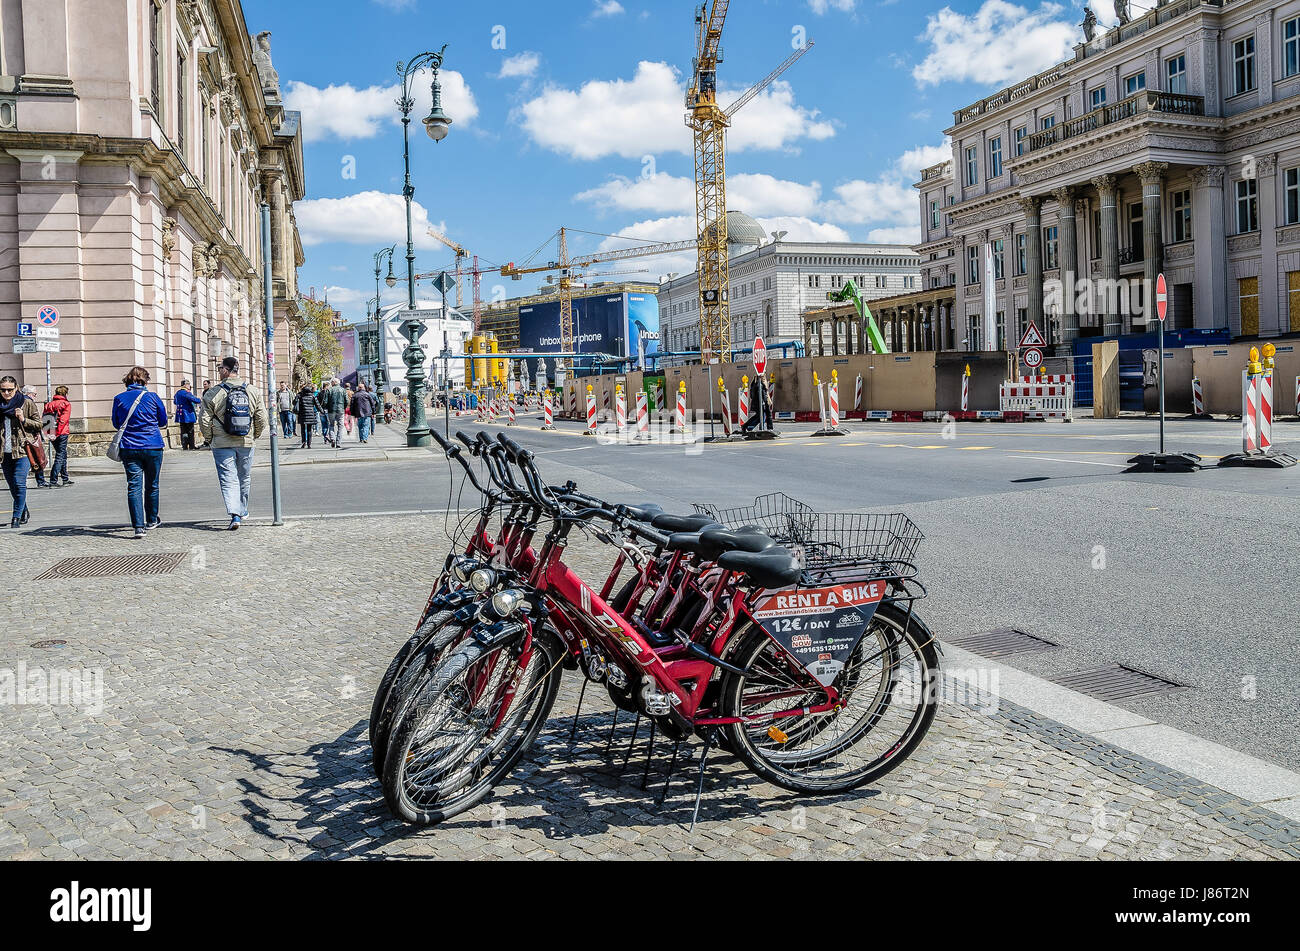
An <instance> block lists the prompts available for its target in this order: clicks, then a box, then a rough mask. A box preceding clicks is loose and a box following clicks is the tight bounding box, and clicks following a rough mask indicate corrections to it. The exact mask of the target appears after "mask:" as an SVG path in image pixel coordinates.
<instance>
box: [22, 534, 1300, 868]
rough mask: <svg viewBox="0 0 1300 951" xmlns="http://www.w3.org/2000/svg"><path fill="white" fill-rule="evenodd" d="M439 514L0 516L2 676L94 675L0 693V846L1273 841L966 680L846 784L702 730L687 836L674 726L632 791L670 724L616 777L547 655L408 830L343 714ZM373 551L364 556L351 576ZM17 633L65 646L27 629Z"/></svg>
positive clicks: (1249, 853)
mask: <svg viewBox="0 0 1300 951" xmlns="http://www.w3.org/2000/svg"><path fill="white" fill-rule="evenodd" d="M443 525H444V519H443V518H442V517H433V516H422V517H408V518H384V519H369V520H358V519H339V520H333V521H305V522H300V523H296V524H293V523H291V524H290V525H289V526H287V527H285V528H283V529H273V528H269V527H255V526H250V527H248V528H247V529H245V530H244V531H241V532H238V533H229V532H224V531H222V532H215V533H214V532H210V531H206V530H203V529H192V528H168V527H163V528H162V529H160V530H158V531H156V532H154V533H152V534H151V536H150V538H149V540H148V541H147V542H145V543H143V544H144V549H143V550H145V551H152V552H184V553H185V558H184V560H183V563H182V564H181V566H180V567H179V568H178V569H177V570H176V571H174V572H173V573H171V574H164V575H156V576H141V577H122V578H89V579H79V580H55V581H35V580H34V579H35V577H36V576H37V575H38V574H41V573H42V572H44V571H45V570H46V569H48V568H49V567H50V566H51V565H53V564H54V563H55V562H56V561H58V560H59V559H60V558H64V557H72V556H86V555H101V554H102V555H121V554H124V553H127V554H135V553H139V552H141V551H142V549H141V548H140V547H137V546H136V545H135V543H132V542H127V541H126V539H125V534H124V533H123V532H116V533H115V532H110V531H99V530H94V529H75V530H73V529H65V530H57V531H55V530H46V531H45V533H44V534H41V535H37V534H36V533H22V532H15V533H6V534H4V535H3V536H0V557H3V559H4V563H5V564H6V565H8V566H10V568H9V578H10V584H9V590H10V593H11V596H14V597H22V598H23V599H24V601H23V603H26V604H29V605H32V604H39V605H41V608H40V610H39V612H38V613H39V620H34V621H33V622H32V623H31V624H30V625H28V626H27V627H26V628H25V629H23V628H21V627H20V626H19V625H16V624H13V623H8V624H6V625H5V628H4V630H3V632H2V633H0V668H5V669H7V670H8V671H9V672H11V674H12V672H19V671H22V672H23V673H25V675H26V676H25V681H26V682H27V683H28V685H29V686H30V685H31V684H32V683H36V682H39V677H36V675H37V673H38V672H44V673H46V674H48V673H50V672H51V671H53V670H60V671H66V672H80V673H85V674H88V675H90V676H92V677H93V675H94V671H95V670H96V669H102V684H103V703H102V710H99V709H97V706H98V704H97V703H96V702H95V696H94V694H93V691H92V692H90V693H89V694H88V695H82V696H66V697H63V698H62V699H64V700H73V701H79V703H78V704H75V705H72V704H66V703H65V704H63V705H59V704H50V703H27V704H15V703H13V702H12V701H11V700H6V701H5V703H4V705H3V706H0V718H2V722H3V727H4V729H3V731H2V732H0V766H2V767H3V768H2V769H0V857H3V858H22V859H32V858H73V857H81V858H229V857H232V856H233V857H238V858H344V857H378V856H388V855H402V856H411V857H437V858H494V857H504V858H516V857H528V858H546V857H552V856H560V857H564V858H585V857H591V858H638V857H639V858H661V857H675V856H690V855H701V854H703V855H707V856H710V857H716V858H741V857H746V858H748V857H753V858H791V857H793V858H823V857H826V858H830V857H834V858H852V857H869V858H890V857H900V858H901V857H917V858H929V857H935V858H942V857H961V858H1076V857H1078V858H1085V857H1096V858H1100V859H1117V858H1132V859H1148V858H1215V857H1224V858H1228V857H1232V858H1254V859H1261V858H1295V857H1297V856H1300V829H1297V828H1296V825H1295V824H1294V823H1290V822H1288V821H1287V820H1284V819H1282V818H1280V817H1278V816H1276V815H1274V814H1273V813H1271V812H1269V811H1268V810H1267V809H1265V808H1263V807H1261V806H1258V805H1255V804H1253V803H1248V802H1244V801H1242V800H1240V799H1239V798H1237V797H1235V796H1232V795H1229V794H1226V793H1224V792H1222V791H1220V790H1218V789H1215V788H1213V787H1209V786H1207V785H1205V784H1204V783H1201V782H1199V781H1197V780H1194V779H1191V778H1190V777H1187V776H1183V775H1181V774H1178V773H1176V772H1173V771H1171V770H1168V769H1166V768H1164V767H1162V766H1159V765H1157V764H1155V763H1151V762H1149V761H1147V760H1143V759H1142V758H1141V757H1136V756H1134V755H1132V754H1130V753H1126V752H1124V751H1121V750H1117V749H1116V748H1115V747H1113V746H1110V745H1108V744H1106V743H1103V742H1101V741H1099V740H1096V739H1094V738H1091V737H1087V736H1085V735H1083V734H1080V733H1077V732H1076V731H1073V730H1071V729H1069V728H1066V727H1064V726H1062V725H1060V724H1057V723H1053V722H1052V721H1049V720H1045V719H1043V718H1042V717H1039V716H1038V715H1036V714H1034V713H1032V712H1030V711H1028V710H1024V709H1022V708H1019V707H1014V706H1012V705H1008V704H1006V703H1005V702H1002V703H1000V705H998V707H997V709H996V710H991V709H989V707H990V706H991V705H990V704H988V703H986V702H985V700H984V698H981V697H979V696H970V697H965V698H962V699H961V701H960V702H957V701H954V702H948V703H945V704H944V706H943V707H942V708H941V710H940V713H939V716H938V717H937V719H936V721H935V724H934V727H933V728H932V730H931V731H930V734H929V735H928V737H927V739H926V740H925V742H924V743H923V744H922V746H921V747H920V749H919V750H918V751H917V752H916V753H915V754H914V755H913V756H912V758H911V759H909V760H908V761H906V762H905V763H903V764H902V765H901V766H900V767H898V768H897V769H895V770H894V771H893V772H892V773H890V774H889V775H888V776H886V777H884V778H883V779H882V780H881V781H880V782H879V783H878V784H876V785H875V786H872V787H869V788H864V789H861V790H858V791H855V792H854V793H852V794H848V795H841V796H833V797H826V798H820V799H811V798H799V797H796V796H794V795H792V794H790V793H788V792H785V791H783V790H781V789H778V788H775V787H772V786H770V785H767V784H765V783H763V782H761V781H759V780H758V779H757V778H756V777H754V776H753V775H752V774H751V773H749V772H748V771H747V770H746V769H745V768H744V767H743V765H742V764H740V763H739V762H738V761H736V760H734V759H732V758H730V757H729V756H728V755H726V754H725V753H715V754H714V755H713V756H712V757H711V758H710V760H709V764H708V768H707V770H706V774H705V777H706V782H705V795H704V801H703V805H702V808H701V811H700V823H699V825H698V826H697V827H696V829H695V831H694V832H693V833H691V832H688V831H687V828H686V827H687V825H688V824H689V821H690V813H691V808H692V804H693V792H694V782H695V775H696V772H695V765H696V757H697V755H698V751H699V748H700V747H699V744H698V743H692V744H688V745H684V746H683V747H682V749H681V755H680V756H679V758H678V762H677V766H676V769H675V771H674V773H673V778H672V780H671V783H670V785H669V788H668V791H667V796H666V798H665V799H664V800H663V802H662V803H660V802H659V801H658V799H659V796H660V794H661V793H662V792H663V789H664V779H665V773H666V770H667V767H668V765H669V753H670V752H671V747H670V745H669V744H668V743H666V742H665V741H664V740H662V739H660V740H659V741H658V742H657V744H656V754H657V755H656V756H655V758H654V759H653V760H652V761H651V764H650V769H649V777H648V778H649V784H648V789H645V790H643V789H642V782H643V779H644V778H645V777H646V773H645V772H644V769H645V762H646V760H645V747H646V744H645V739H646V730H645V726H644V724H641V725H640V730H639V734H638V738H637V742H636V745H635V747H633V748H632V749H631V753H630V758H626V759H625V757H628V751H629V743H630V741H631V739H632V735H633V729H634V723H633V719H632V717H631V716H629V715H627V714H623V715H622V716H621V718H620V720H619V722H618V723H617V724H616V725H614V726H613V728H612V729H611V723H612V719H613V718H612V708H611V707H609V705H608V703H607V702H602V701H601V700H600V699H598V698H597V695H598V693H599V691H597V690H590V691H588V692H587V696H586V700H585V702H584V706H583V712H582V714H581V716H580V717H579V719H578V731H577V739H576V742H574V743H572V744H571V743H570V740H569V733H570V729H571V727H572V724H573V712H574V708H575V703H576V699H577V692H578V687H579V681H578V680H577V678H576V675H575V674H572V673H570V674H568V675H566V681H565V686H564V689H563V692H562V694H561V697H560V701H559V703H558V704H557V705H556V709H555V713H554V714H553V716H552V719H551V721H550V723H549V724H548V727H547V729H546V731H545V732H544V734H543V736H542V738H541V740H540V741H539V743H538V745H537V747H535V749H534V750H533V752H532V753H531V755H530V756H529V757H528V758H527V759H526V760H525V761H524V763H523V764H522V765H521V766H520V768H519V769H518V771H517V772H516V774H515V775H514V776H513V777H512V778H511V779H510V780H509V781H508V782H507V783H505V784H503V786H502V787H500V788H499V789H498V790H497V792H496V794H495V795H494V796H493V797H492V798H490V799H489V800H487V801H486V802H485V803H483V804H482V805H480V806H479V807H477V808H476V809H474V810H472V811H471V812H469V813H467V814H465V815H463V816H460V817H458V818H457V819H455V820H452V821H450V822H448V823H446V824H444V825H443V826H441V827H438V828H436V829H429V830H419V831H412V830H410V829H408V828H407V827H405V826H404V825H403V824H402V823H400V822H398V821H396V820H394V819H393V818H392V817H391V815H390V814H389V813H388V811H387V808H386V807H385V805H384V801H383V795H382V792H381V790H380V789H379V786H378V784H377V783H376V781H375V780H374V779H373V777H372V776H371V773H370V763H369V749H368V746H367V744H366V726H367V724H366V717H367V715H368V710H369V704H370V698H371V694H372V691H373V689H374V685H375V683H376V682H377V681H378V678H379V676H380V674H381V673H382V671H383V669H384V667H385V666H386V665H387V662H388V660H389V658H390V657H391V655H392V652H393V650H394V649H395V648H396V646H397V644H398V643H399V642H400V641H401V640H402V639H403V638H404V637H405V636H406V634H407V633H408V631H409V628H410V626H411V624H412V622H413V621H414V620H415V617H416V616H417V615H418V613H419V611H420V609H421V607H422V606H423V602H424V599H425V597H426V596H427V593H428V586H429V584H430V581H431V579H432V577H433V575H434V572H435V570H436V567H437V565H438V564H440V562H441V555H442V553H443V552H445V550H446V542H445V538H444V536H443ZM577 550H578V546H576V545H575V546H574V551H575V553H576V552H577ZM376 553H382V556H383V564H385V565H387V566H389V567H387V568H385V569H383V570H379V569H378V565H379V562H377V561H376V562H374V563H375V564H376V570H375V571H373V572H370V573H369V576H367V577H364V578H362V577H360V575H362V574H363V573H365V572H364V569H362V568H361V567H360V566H362V565H364V563H365V559H366V558H368V557H371V556H374V555H375V554H376ZM575 557H585V558H588V559H590V557H591V555H590V554H589V553H588V554H586V555H582V554H575ZM583 564H584V565H586V566H588V567H590V566H591V565H592V564H594V562H592V561H590V560H587V561H584V562H583ZM11 610H12V609H11ZM43 639H60V640H65V641H66V642H67V643H66V646H62V647H54V648H42V647H35V646H31V645H33V644H34V643H36V642H38V641H40V640H43ZM34 678H36V679H34ZM91 682H92V683H93V680H92V681H91ZM2 683H3V681H0V684H2ZM9 683H10V684H12V683H13V681H12V679H10V681H9ZM27 699H29V700H31V699H38V698H35V697H32V696H28V697H27Z"/></svg>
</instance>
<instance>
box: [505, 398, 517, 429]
mask: <svg viewBox="0 0 1300 951" xmlns="http://www.w3.org/2000/svg"><path fill="white" fill-rule="evenodd" d="M509 409H510V419H509V421H508V422H507V423H506V425H507V426H513V425H515V404H514V403H510V404H509Z"/></svg>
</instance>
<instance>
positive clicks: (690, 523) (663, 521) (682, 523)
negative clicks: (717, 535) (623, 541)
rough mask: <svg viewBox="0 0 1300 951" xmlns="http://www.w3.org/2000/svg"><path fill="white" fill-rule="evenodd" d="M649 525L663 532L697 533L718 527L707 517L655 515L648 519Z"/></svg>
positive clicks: (715, 522)
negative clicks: (710, 527) (714, 526)
mask: <svg viewBox="0 0 1300 951" xmlns="http://www.w3.org/2000/svg"><path fill="white" fill-rule="evenodd" d="M650 524H651V525H653V526H654V527H655V528H657V529H659V530H661V531H665V532H698V531H700V530H701V529H703V528H707V527H709V526H713V525H717V526H718V528H721V527H722V526H721V525H718V523H717V521H716V520H715V519H712V518H709V516H707V515H669V514H661V515H656V516H655V517H654V518H652V519H650Z"/></svg>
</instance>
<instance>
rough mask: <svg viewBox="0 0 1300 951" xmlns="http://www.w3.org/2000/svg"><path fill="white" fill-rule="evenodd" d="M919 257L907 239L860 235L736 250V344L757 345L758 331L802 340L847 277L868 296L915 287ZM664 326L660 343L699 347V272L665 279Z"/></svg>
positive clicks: (773, 339) (775, 339) (767, 337)
mask: <svg viewBox="0 0 1300 951" xmlns="http://www.w3.org/2000/svg"><path fill="white" fill-rule="evenodd" d="M919 263H920V256H919V255H918V254H917V252H916V251H914V250H913V249H912V248H909V247H906V246H904V245H893V244H859V243H854V242H805V241H769V242H768V243H766V244H762V245H759V246H758V247H756V248H751V249H749V250H747V251H743V252H741V253H739V254H733V256H732V257H731V260H730V272H731V301H730V303H731V333H732V345H733V346H734V347H736V348H737V349H745V348H747V347H751V346H753V343H754V339H755V338H756V337H758V336H762V337H763V338H764V341H765V343H767V344H768V345H769V346H770V345H772V344H776V343H784V342H792V341H803V340H804V320H803V317H804V314H805V313H807V312H809V311H812V310H819V309H823V308H825V307H826V300H827V297H826V295H827V294H828V293H829V292H831V291H835V290H838V289H840V288H842V287H844V284H845V282H846V281H848V280H853V281H854V282H855V283H856V284H857V286H858V288H859V289H860V290H861V293H862V296H863V298H864V299H867V300H872V299H875V298H877V297H886V296H890V295H894V294H899V293H902V292H904V291H908V290H914V289H916V288H919V287H920V269H919ZM659 328H660V330H659V332H660V347H661V349H664V350H669V351H672V352H678V353H680V352H683V351H685V352H691V351H698V350H699V347H700V301H699V282H698V280H697V279H696V275H695V274H694V273H691V274H684V275H682V276H681V277H677V278H673V279H672V280H669V281H666V282H664V283H663V284H660V285H659ZM827 329H828V330H829V327H828V328H827ZM845 332H846V333H847V332H848V330H847V329H846V331H845Z"/></svg>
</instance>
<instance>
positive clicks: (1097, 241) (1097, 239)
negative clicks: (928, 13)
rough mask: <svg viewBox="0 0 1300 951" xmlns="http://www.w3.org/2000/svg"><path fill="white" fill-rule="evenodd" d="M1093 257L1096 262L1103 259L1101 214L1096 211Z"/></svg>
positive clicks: (1093, 216) (1093, 215) (1093, 226)
mask: <svg viewBox="0 0 1300 951" xmlns="http://www.w3.org/2000/svg"><path fill="white" fill-rule="evenodd" d="M1092 256H1093V259H1094V260H1095V259H1097V258H1099V257H1101V212H1100V211H1097V210H1095V209H1094V210H1093V213H1092Z"/></svg>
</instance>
